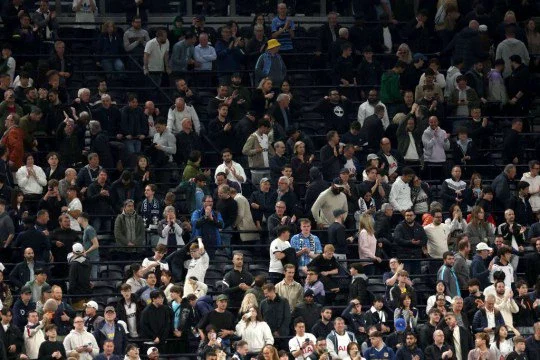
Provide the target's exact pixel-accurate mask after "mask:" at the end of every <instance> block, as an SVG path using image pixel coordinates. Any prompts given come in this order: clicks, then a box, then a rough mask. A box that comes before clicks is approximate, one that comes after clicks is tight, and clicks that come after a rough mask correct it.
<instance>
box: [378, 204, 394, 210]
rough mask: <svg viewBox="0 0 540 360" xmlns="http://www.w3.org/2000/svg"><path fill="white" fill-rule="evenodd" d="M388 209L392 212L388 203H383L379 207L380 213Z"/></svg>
mask: <svg viewBox="0 0 540 360" xmlns="http://www.w3.org/2000/svg"><path fill="white" fill-rule="evenodd" d="M389 207H391V208H392V210H393V209H394V207H393V206H392V204H390V203H384V204H382V205H381V211H383V212H384V211H386V209H388V208H389Z"/></svg>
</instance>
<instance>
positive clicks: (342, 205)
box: [311, 177, 348, 229]
mask: <svg viewBox="0 0 540 360" xmlns="http://www.w3.org/2000/svg"><path fill="white" fill-rule="evenodd" d="M343 191H344V185H343V183H342V181H341V179H340V178H339V177H338V178H335V179H334V180H333V181H332V185H331V186H330V188H328V189H326V190H325V191H323V192H322V193H321V194H320V195H319V196H318V197H317V200H315V203H314V204H313V206H312V207H311V214H312V215H313V218H314V219H315V221H316V222H317V228H318V229H327V228H328V227H329V226H330V224H332V222H333V221H334V220H335V218H334V213H333V212H334V210H338V209H342V210H344V211H345V214H344V217H345V218H347V211H348V205H347V196H346V195H345V194H344V193H343Z"/></svg>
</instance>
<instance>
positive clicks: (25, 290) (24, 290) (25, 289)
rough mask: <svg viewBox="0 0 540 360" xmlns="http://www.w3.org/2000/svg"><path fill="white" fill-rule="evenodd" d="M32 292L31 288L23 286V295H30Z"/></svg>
mask: <svg viewBox="0 0 540 360" xmlns="http://www.w3.org/2000/svg"><path fill="white" fill-rule="evenodd" d="M31 292H32V288H31V287H30V286H26V285H25V286H23V287H22V288H21V294H28V293H31Z"/></svg>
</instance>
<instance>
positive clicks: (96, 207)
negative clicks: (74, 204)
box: [85, 181, 114, 215]
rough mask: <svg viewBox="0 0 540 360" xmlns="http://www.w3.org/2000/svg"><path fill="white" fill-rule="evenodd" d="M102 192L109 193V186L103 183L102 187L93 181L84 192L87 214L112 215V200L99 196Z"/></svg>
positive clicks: (108, 197) (109, 197)
mask: <svg viewBox="0 0 540 360" xmlns="http://www.w3.org/2000/svg"><path fill="white" fill-rule="evenodd" d="M102 190H107V191H110V186H109V184H107V183H105V184H104V185H103V186H102V185H100V184H99V183H98V182H97V181H94V182H93V183H92V184H90V186H88V189H87V190H86V204H85V205H86V206H87V209H85V210H87V211H88V213H90V214H96V215H98V214H99V215H113V214H114V213H113V208H112V199H111V196H110V194H109V196H103V195H101V194H100V192H101V191H102Z"/></svg>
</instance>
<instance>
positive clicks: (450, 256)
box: [437, 251, 461, 299]
mask: <svg viewBox="0 0 540 360" xmlns="http://www.w3.org/2000/svg"><path fill="white" fill-rule="evenodd" d="M454 260H455V259H454V253H453V252H451V251H446V252H445V253H444V254H443V261H444V263H443V265H442V266H441V268H440V269H439V271H437V280H438V281H443V282H444V285H445V288H446V295H448V296H450V297H451V298H452V299H453V298H454V297H455V296H461V289H460V287H459V281H458V278H457V275H456V273H455V271H454V269H453V268H452V267H453V266H454Z"/></svg>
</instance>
